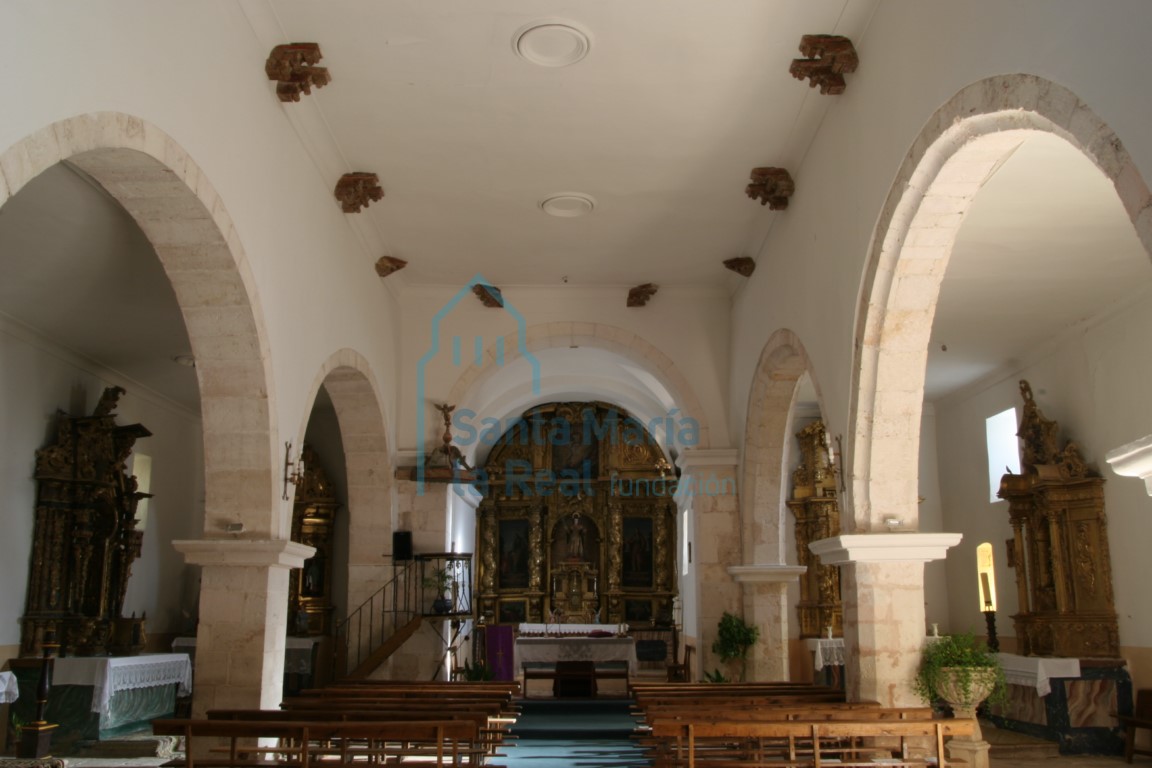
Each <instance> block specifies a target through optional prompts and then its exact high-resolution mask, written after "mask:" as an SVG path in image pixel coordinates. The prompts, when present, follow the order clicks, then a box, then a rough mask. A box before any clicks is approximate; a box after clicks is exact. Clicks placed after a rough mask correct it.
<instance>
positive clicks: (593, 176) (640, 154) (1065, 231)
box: [0, 0, 1152, 408]
mask: <svg viewBox="0 0 1152 768" xmlns="http://www.w3.org/2000/svg"><path fill="white" fill-rule="evenodd" d="M252 7H261V8H264V9H265V10H267V9H269V8H272V9H274V12H275V14H276V19H275V26H276V27H277V28H278V29H279V30H282V31H280V32H278V34H282V39H283V40H307V41H317V42H320V43H321V46H322V50H323V53H324V61H323V64H325V65H327V66H328V67H330V68H331V70H332V73H333V82H332V84H331V85H329V86H327V87H325V88H323V89H319V90H314V91H313V94H312V95H311V96H306V97H304V98H305V99H307V100H309V108H312V109H318V110H320V114H321V116H322V118H323V120H322V122H323V124H324V125H326V126H328V130H329V131H330V134H329V135H328V136H326V137H324V139H323V140H324V141H326V142H329V143H330V146H329V147H328V148H327V149H325V150H324V151H318V152H317V153H316V154H317V155H318V156H320V155H327V154H330V150H331V147H332V146H335V147H336V149H337V151H338V152H339V153H340V154H341V155H342V156H343V157H344V159H345V160H346V161H347V163H348V167H350V168H355V169H359V170H367V171H372V172H375V173H377V174H379V176H380V178H381V181H382V183H383V186H384V188H385V191H386V193H387V198H386V200H385V201H383V202H381V203H374V204H372V205H371V206H369V207H368V208H367V209H366V210H365V211H364V212H363V213H362V214H360V215H361V216H365V217H368V218H367V219H365V221H367V222H369V226H371V227H373V228H374V229H376V230H377V231H378V233H379V236H380V238H381V239H382V240H383V241H384V242H385V243H387V245H388V248H389V252H390V253H391V254H392V255H394V256H398V257H400V258H404V259H407V260H408V261H409V262H410V264H409V266H408V267H407V268H406V269H405V270H404V271H403V272H402V273H401V274H402V275H403V277H404V281H406V282H409V283H412V282H417V283H418V282H440V283H456V284H462V283H464V282H466V281H467V280H468V279H470V278H471V277H472V276H473V275H474V274H475V273H476V272H478V271H480V272H482V273H483V274H484V275H485V277H487V278H488V279H490V280H492V281H493V282H494V283H496V284H498V285H514V284H520V285H539V284H551V283H558V282H560V281H561V280H562V278H564V277H567V278H568V279H569V282H571V283H585V284H602V285H620V286H630V285H635V284H638V283H642V282H649V281H652V282H658V283H663V284H670V283H712V284H720V285H729V286H734V285H736V284H738V283H739V281H740V280H741V278H738V277H736V276H735V275H733V274H732V273H731V272H729V271H727V270H725V269H724V268H723V267H722V266H721V261H722V260H724V259H727V258H730V257H733V256H739V255H755V253H756V249H757V244H758V243H759V242H760V241H761V240H762V238H763V236H764V233H765V232H766V231H767V229H768V227H770V225H771V222H772V220H773V218H774V217H776V216H780V215H787V214H786V213H783V214H781V213H774V212H770V211H768V210H767V209H766V208H763V207H761V206H760V205H759V204H758V203H756V202H755V201H752V200H749V199H747V198H746V197H745V196H744V192H743V188H744V184H745V182H746V180H747V176H748V172H749V170H750V169H751V168H752V167H754V166H757V165H763V164H766V163H772V164H778V165H783V166H786V167H796V166H797V165H798V164H799V163H800V162H801V160H802V158H803V156H804V154H805V151H806V149H807V144H808V141H809V140H810V137H811V136H812V134H813V133H814V132H815V130H816V129H817V128H818V125H819V121H820V119H821V117H822V116H823V113H824V111H825V110H826V109H827V108H828V104H829V103H830V101H831V100H832V99H833V98H834V97H828V96H821V95H819V93H818V92H817V91H815V90H813V89H811V88H809V87H808V85H807V84H806V83H803V82H800V81H797V80H795V79H793V78H792V77H790V76H789V75H788V72H787V65H788V62H789V60H790V59H792V58H794V57H796V56H798V55H799V54H798V52H797V50H796V47H797V44H798V42H799V40H800V37H801V35H803V34H806V33H813V32H828V33H841V34H847V35H849V36H852V35H856V34H859V33H860V32H862V30H863V29H864V28H865V27H866V24H867V21H868V18H867V14H868V12H869V11H870V9H871V8H872V7H873V4H872V3H869V2H858V3H852V4H848V3H846V2H844V0H793V1H792V2H771V3H769V2H765V1H764V0H725V2H723V3H709V4H705V3H700V2H696V1H693V2H687V0H683V1H673V0H629V1H628V2H619V1H618V0H617V1H614V2H599V1H593V0H588V2H582V3H580V4H576V5H570V6H569V5H559V4H553V3H549V2H539V1H538V0H531V1H529V0H493V1H492V2H485V3H483V4H481V3H476V2H475V0H442V1H440V2H435V3H429V2H420V3H416V2H401V1H400V0H379V1H378V2H371V3H367V2H350V1H349V2H328V3H316V2H313V1H312V0H277V2H276V3H274V4H267V5H264V6H245V8H246V9H247V8H252ZM558 16H559V17H563V18H565V19H567V20H569V21H571V22H574V23H575V24H576V25H578V26H579V27H581V28H582V29H583V30H584V31H586V32H587V33H588V35H589V37H590V39H591V49H590V52H589V55H588V56H587V58H586V59H585V60H584V61H582V62H580V63H578V64H576V65H573V66H571V67H564V68H544V67H539V66H536V65H533V64H530V63H528V62H526V61H524V60H522V59H520V58H518V57H517V56H516V55H515V54H514V53H513V49H512V38H513V34H514V33H515V32H516V31H517V30H518V29H520V28H521V27H523V26H524V25H525V24H527V23H529V22H532V21H538V20H543V19H549V18H555V17H558ZM250 21H252V23H253V28H254V29H259V28H261V26H260V23H257V20H250ZM266 21H267V19H264V20H262V22H261V23H263V22H266ZM265 26H266V24H265ZM257 36H259V35H257ZM257 44H261V45H262V44H263V43H257V42H254V45H257ZM190 66H191V64H190ZM253 76H259V77H262V76H263V73H259V72H258V73H255V74H254V75H253ZM860 76H864V75H863V73H861V75H860ZM852 77H853V76H852V75H850V76H849V88H851V78H852ZM557 192H581V193H585V194H588V195H591V196H592V197H593V198H595V200H596V203H597V207H596V210H595V211H594V212H593V213H592V214H591V215H589V216H587V217H584V218H578V219H565V218H554V217H550V216H548V215H546V214H545V213H543V212H542V211H540V210H539V209H538V203H539V202H540V200H542V199H543V198H545V197H547V196H548V195H550V194H554V193H557ZM0 260H2V264H3V270H4V275H5V280H4V281H2V282H0V313H3V314H5V315H8V316H9V317H10V318H15V319H16V321H18V322H19V323H21V324H23V325H26V326H28V327H30V328H32V329H34V330H35V331H36V332H38V333H41V334H43V335H44V336H46V337H48V338H51V339H53V340H54V341H55V342H56V343H58V344H61V345H62V346H64V347H66V348H68V349H71V350H74V351H75V352H77V353H79V354H82V355H84V356H87V357H90V358H92V359H94V360H97V361H99V362H100V363H101V364H103V365H106V366H107V367H110V368H114V369H116V370H119V371H121V372H122V373H123V374H124V375H126V376H128V377H129V378H131V379H134V380H136V381H139V382H140V383H141V384H143V385H145V386H148V387H151V388H154V389H155V390H157V391H158V392H161V393H163V394H165V395H166V396H169V397H171V398H173V399H174V400H176V401H177V402H180V403H182V404H185V405H187V406H188V407H191V408H195V407H197V400H198V398H197V395H196V383H195V374H194V371H191V370H190V369H187V368H183V367H180V366H178V365H176V364H175V363H173V362H172V360H173V358H175V357H176V356H178V355H182V354H186V353H187V352H188V342H187V339H186V337H185V335H184V332H183V327H182V323H181V320H180V315H179V312H178V310H177V308H176V306H175V303H174V300H173V298H172V292H171V289H170V287H169V286H168V285H167V281H166V280H165V278H164V275H163V272H162V271H161V270H160V268H159V265H158V263H157V262H156V259H155V258H154V256H152V255H151V252H150V249H149V247H148V245H147V243H146V241H145V240H144V238H143V235H142V234H140V233H139V231H138V230H136V229H135V227H134V226H133V225H132V222H131V221H130V219H129V217H127V215H126V214H124V212H123V211H122V210H120V209H119V207H118V206H117V205H116V203H115V201H113V200H111V199H110V198H109V197H108V196H107V195H105V194H104V193H103V192H102V191H100V190H98V189H95V188H93V186H92V185H91V183H90V182H88V181H87V180H86V178H85V177H83V176H82V175H80V174H78V173H77V172H74V171H72V170H70V169H68V168H67V167H65V166H61V167H59V168H57V169H53V170H52V171H49V172H47V173H45V174H43V175H42V176H41V177H40V178H38V179H36V180H34V181H33V182H32V183H30V184H29V185H27V186H26V187H25V188H24V189H23V190H22V191H21V192H20V193H19V194H18V195H17V196H16V197H14V198H13V199H12V200H11V201H10V202H9V203H8V204H6V205H5V206H3V207H2V208H0ZM1150 277H1152V270H1150V269H1149V261H1148V257H1147V255H1146V254H1145V253H1144V252H1143V250H1142V249H1141V248H1140V246H1139V244H1138V243H1137V242H1136V239H1135V236H1134V234H1133V230H1132V226H1131V224H1130V223H1129V222H1128V220H1127V217H1126V215H1125V214H1124V211H1123V210H1122V208H1121V206H1120V204H1119V201H1118V199H1117V197H1116V195H1115V192H1114V191H1113V190H1112V189H1111V187H1110V185H1109V184H1108V182H1107V180H1105V179H1104V178H1103V176H1102V175H1101V174H1100V173H1099V172H1098V171H1096V169H1095V168H1094V167H1093V166H1092V165H1091V164H1090V163H1089V162H1088V161H1087V160H1085V159H1084V158H1083V156H1082V155H1080V154H1079V153H1077V152H1076V151H1074V150H1073V149H1071V148H1070V147H1068V146H1067V145H1064V144H1062V143H1060V142H1059V141H1057V140H1054V139H1048V138H1044V137H1037V138H1030V139H1028V140H1027V141H1026V142H1025V143H1024V144H1023V145H1022V146H1021V147H1020V148H1019V149H1018V150H1017V151H1016V152H1015V154H1014V155H1013V156H1012V157H1011V158H1010V159H1009V160H1008V161H1007V162H1005V163H1004V164H1003V166H1002V167H1001V168H1000V169H999V170H998V171H997V173H996V174H995V176H993V178H992V179H991V180H990V181H989V182H988V183H987V185H986V187H985V188H984V189H983V190H982V191H981V193H980V194H979V196H978V197H977V199H976V202H975V204H974V206H973V208H972V210H971V211H970V213H969V214H968V216H967V218H966V219H965V222H964V224H963V226H962V229H961V233H960V237H959V241H958V242H957V244H956V247H955V249H954V253H953V257H952V260H951V263H950V265H949V268H948V271H947V274H946V276H945V280H944V285H943V288H942V293H941V298H940V305H939V310H938V315H937V321H936V324H935V327H934V329H933V340H932V346H931V352H930V358H929V370H928V377H927V382H928V385H927V392H926V398H927V399H928V400H934V399H937V398H939V397H942V396H944V395H946V394H947V393H949V392H952V391H955V390H956V389H957V388H959V387H962V386H964V385H965V384H968V383H970V382H972V381H974V380H975V379H978V378H979V377H981V376H985V375H987V374H988V373H989V372H991V371H994V370H998V369H1002V368H1003V367H1004V366H1007V365H1011V364H1012V362H1013V361H1015V360H1019V359H1021V358H1023V357H1024V356H1026V355H1027V354H1028V353H1029V350H1032V349H1034V348H1035V346H1036V344H1037V343H1038V342H1039V341H1041V340H1043V339H1046V338H1049V337H1051V336H1052V335H1053V334H1056V333H1059V332H1061V331H1062V330H1064V329H1067V328H1070V327H1072V326H1073V325H1074V324H1076V323H1077V322H1080V321H1083V320H1084V319H1086V318H1090V317H1093V316H1095V315H1097V314H1098V313H1099V312H1101V311H1103V310H1105V309H1106V308H1107V307H1109V306H1115V305H1116V303H1117V302H1118V301H1122V300H1124V299H1126V298H1128V297H1131V296H1134V295H1136V294H1138V293H1140V292H1143V291H1146V290H1148V286H1149V278H1150ZM944 346H947V351H946V352H945V351H943V350H942V347H944ZM653 397H656V398H657V399H658V398H659V394H658V393H656V394H654V395H653Z"/></svg>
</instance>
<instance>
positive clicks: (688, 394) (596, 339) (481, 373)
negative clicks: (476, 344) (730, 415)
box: [448, 322, 711, 448]
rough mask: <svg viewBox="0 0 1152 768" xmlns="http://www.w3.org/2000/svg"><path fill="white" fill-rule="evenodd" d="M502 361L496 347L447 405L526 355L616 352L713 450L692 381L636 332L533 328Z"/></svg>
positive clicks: (513, 342)
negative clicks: (579, 349) (654, 383)
mask: <svg viewBox="0 0 1152 768" xmlns="http://www.w3.org/2000/svg"><path fill="white" fill-rule="evenodd" d="M502 341H503V350H504V352H503V360H502V361H501V362H498V361H497V353H496V344H495V343H493V344H491V345H489V346H488V348H487V349H486V350H485V353H484V363H483V365H476V364H472V365H470V366H468V367H467V368H466V369H465V370H464V372H463V373H461V374H460V376H459V377H458V378H457V379H456V382H455V383H454V384H453V385H452V389H451V391H450V392H449V395H448V402H450V403H460V402H463V401H464V398H465V397H466V396H467V395H468V393H469V391H471V390H472V389H473V388H474V387H476V386H477V385H478V384H480V383H481V382H482V381H484V380H485V379H487V378H488V377H489V376H492V375H494V374H495V372H496V370H497V369H498V368H499V367H500V366H501V365H507V364H508V363H511V362H512V361H514V360H516V359H517V358H519V357H521V356H523V354H524V352H525V351H527V352H538V351H540V350H543V349H552V348H557V347H570V346H572V345H578V346H583V347H591V348H594V349H603V350H607V351H610V352H615V353H616V354H619V355H621V356H623V357H625V358H627V359H629V360H632V361H634V362H635V363H636V364H637V365H639V366H640V367H642V368H644V369H646V370H647V371H648V372H649V373H651V374H652V375H653V376H655V377H656V378H657V379H659V380H660V382H661V384H663V385H664V386H665V387H666V388H667V389H668V392H669V393H670V394H671V396H672V398H673V399H674V400H675V402H676V404H677V406H678V407H679V409H680V414H681V415H680V416H679V417H678V418H685V419H694V420H695V422H696V424H698V425H699V432H698V435H699V441H698V443H697V445H695V446H694V447H696V448H709V447H711V444H710V439H711V437H710V434H709V429H708V422H707V417H706V416H705V415H704V409H703V407H702V406H701V404H700V400H699V399H698V398H697V397H696V394H695V392H694V391H693V389H692V386H691V385H690V384H689V383H688V379H687V378H685V376H684V374H683V373H681V372H680V370H679V369H678V368H677V367H676V363H675V362H673V360H672V359H671V358H670V357H668V356H667V355H666V354H664V352H663V351H661V350H660V349H659V348H658V347H656V346H654V345H653V344H651V343H650V342H649V341H647V340H646V339H644V338H642V337H641V336H638V335H637V334H635V333H632V332H631V331H627V330H625V329H623V328H617V327H614V326H610V325H603V324H601V323H577V322H558V323H547V324H544V325H536V326H531V327H529V328H528V329H527V341H526V343H525V345H524V346H525V349H521V348H520V345H519V344H518V340H517V337H516V334H515V333H510V334H508V335H507V336H505V337H504V338H503V340H502Z"/></svg>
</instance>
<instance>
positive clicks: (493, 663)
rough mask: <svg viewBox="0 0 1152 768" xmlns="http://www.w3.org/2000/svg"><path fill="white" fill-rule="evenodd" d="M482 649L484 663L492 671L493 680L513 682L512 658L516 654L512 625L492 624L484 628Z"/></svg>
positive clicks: (514, 673) (514, 676)
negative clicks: (484, 656) (485, 653)
mask: <svg viewBox="0 0 1152 768" xmlns="http://www.w3.org/2000/svg"><path fill="white" fill-rule="evenodd" d="M484 634H485V638H484V647H485V649H486V651H487V658H486V659H485V662H486V663H487V665H488V669H490V670H492V679H494V680H515V679H516V670H515V669H514V668H513V656H514V654H515V652H516V647H515V645H514V643H515V638H514V636H513V634H512V625H510V624H503V625H501V624H493V625H491V626H487V627H485V628H484Z"/></svg>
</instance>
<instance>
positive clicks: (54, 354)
mask: <svg viewBox="0 0 1152 768" xmlns="http://www.w3.org/2000/svg"><path fill="white" fill-rule="evenodd" d="M113 385H118V386H122V387H124V388H125V389H126V390H127V394H125V395H123V396H122V397H121V398H120V402H119V405H118V407H117V409H116V415H117V423H118V424H133V423H140V424H143V425H144V426H145V427H147V428H148V429H149V430H151V432H152V436H151V437H147V438H142V439H140V440H138V441H137V443H136V446H135V450H136V451H138V452H141V453H145V454H147V455H148V456H151V457H152V488H151V492H152V493H153V494H154V498H153V499H151V500H150V512H149V520H148V525H147V527H146V528H145V531H144V541H143V546H142V552H141V556H140V558H139V559H138V560H137V561H136V562H135V563H134V564H133V567H132V577H131V580H130V581H129V583H128V592H127V594H126V596H125V604H124V615H126V616H127V615H131V614H132V613H133V612H135V613H136V615H138V616H139V615H142V614H143V613H144V612H147V614H148V623H147V626H146V630H147V631H149V632H177V631H180V630H182V629H184V626H183V621H184V620H183V618H182V615H181V611H182V609H187V610H190V611H192V612H194V611H195V604H194V603H190V602H188V601H190V600H194V599H195V598H196V596H197V594H196V592H195V590H191V591H190V590H188V589H186V587H185V580H186V579H189V580H194V574H192V573H190V571H191V569H188V568H187V567H186V566H185V565H184V564H183V562H182V560H181V559H180V558H178V557H175V556H174V555H173V553H172V550H171V548H170V547H169V545H168V542H169V541H171V540H172V539H182V538H193V537H194V536H195V534H196V532H197V531H199V528H200V522H199V521H200V519H201V517H202V516H203V506H204V491H203V487H202V485H201V482H202V478H203V474H204V473H203V461H202V459H201V455H200V453H201V447H200V446H201V430H200V420H199V417H198V416H197V415H196V414H193V413H189V412H188V411H186V410H185V409H183V408H180V407H179V406H176V405H174V404H172V403H171V402H169V401H166V400H164V399H162V398H159V397H157V396H155V395H154V394H153V393H151V392H149V391H147V390H144V389H142V388H140V387H139V386H138V385H136V384H134V382H131V381H125V380H123V379H122V378H120V377H118V376H117V375H116V374H115V373H113V372H111V371H107V370H102V369H99V368H97V367H96V366H94V365H92V364H91V363H88V362H86V361H83V360H81V359H79V358H77V357H75V356H74V355H72V354H71V353H69V352H68V351H66V350H63V349H60V348H59V347H56V346H54V345H53V344H52V343H51V342H49V341H47V340H45V339H43V338H41V337H39V336H36V335H35V334H33V333H31V332H30V331H28V330H26V329H24V328H22V327H20V326H16V325H14V324H12V323H10V322H7V321H2V322H0V392H2V393H3V397H0V434H3V435H4V451H3V453H2V454H0V498H2V499H3V507H2V509H0V519H2V520H3V522H4V535H3V536H0V581H2V582H3V583H4V585H5V589H3V590H0V646H5V645H17V644H18V643H19V642H20V626H19V622H18V619H19V617H20V616H22V615H23V614H24V600H25V593H26V591H27V588H28V568H29V560H30V556H31V550H32V532H33V523H34V516H35V510H36V481H35V479H34V477H33V473H34V471H35V466H36V451H37V450H38V449H40V448H43V447H45V446H46V445H47V444H49V442H50V441H51V440H52V439H53V438H54V432H53V430H54V427H55V413H56V411H57V410H63V411H65V412H67V413H70V414H72V415H76V416H81V415H83V416H87V415H90V414H91V413H92V408H93V407H94V406H95V405H96V402H97V400H98V399H99V398H100V395H101V394H102V393H103V391H104V388H105V387H108V386H113Z"/></svg>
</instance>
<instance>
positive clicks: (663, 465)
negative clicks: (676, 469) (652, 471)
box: [656, 456, 672, 479]
mask: <svg viewBox="0 0 1152 768" xmlns="http://www.w3.org/2000/svg"><path fill="white" fill-rule="evenodd" d="M656 471H657V472H659V473H660V477H661V479H663V478H664V477H666V476H667V474H668V473H669V472H671V471H672V465H671V464H669V463H668V459H666V458H664V457H663V456H661V457H660V458H658V459H656Z"/></svg>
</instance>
